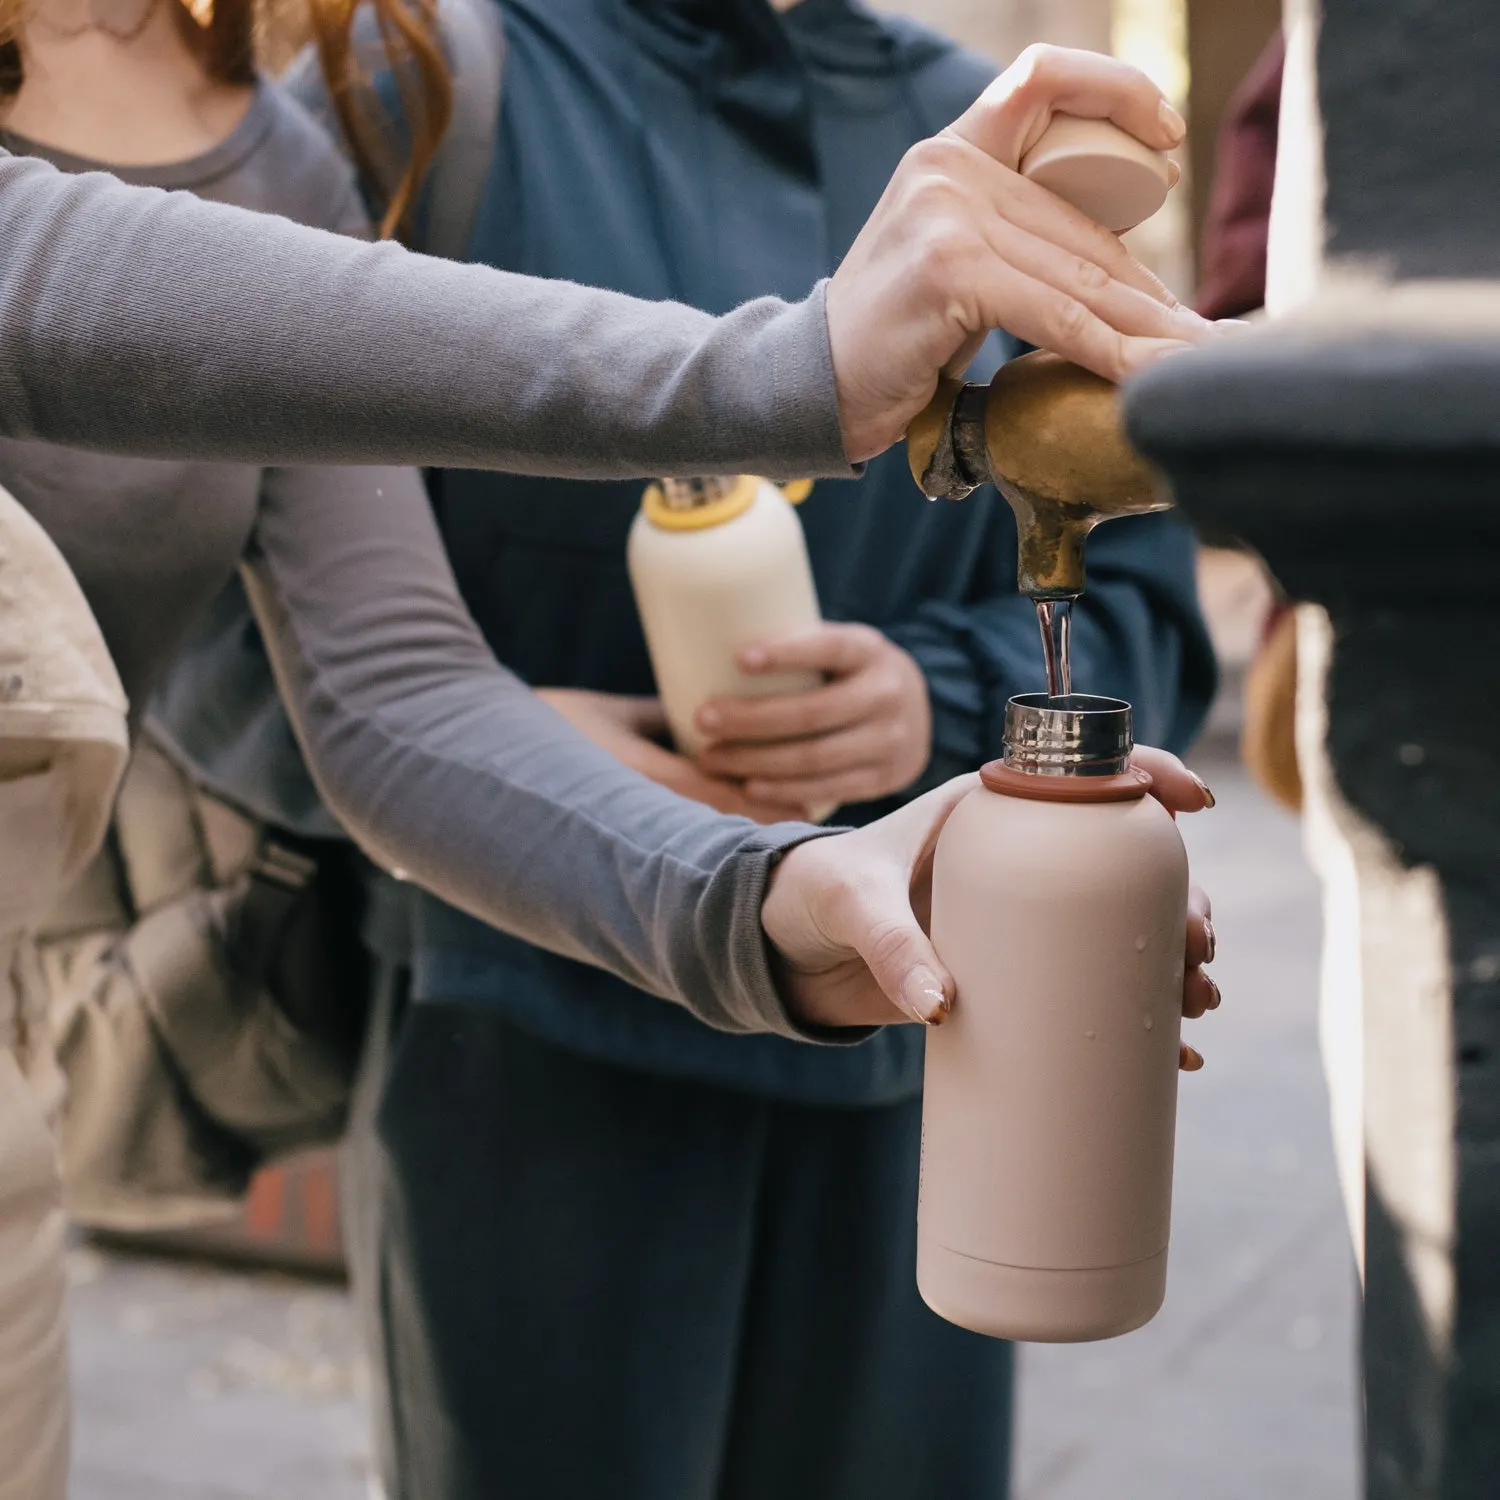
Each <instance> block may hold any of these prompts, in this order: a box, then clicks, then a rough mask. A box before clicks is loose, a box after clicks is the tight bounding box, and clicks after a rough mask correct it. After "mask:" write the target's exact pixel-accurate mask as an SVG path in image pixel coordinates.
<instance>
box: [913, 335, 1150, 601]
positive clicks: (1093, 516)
mask: <svg viewBox="0 0 1500 1500" xmlns="http://www.w3.org/2000/svg"><path fill="white" fill-rule="evenodd" d="M906 449H907V457H908V459H909V461H910V463H911V472H912V477H913V478H914V479H915V480H916V481H917V483H918V484H919V485H920V486H921V488H922V492H923V493H924V494H926V495H928V496H930V497H931V498H933V499H935V500H938V499H940V500H962V499H963V498H964V496H965V495H967V494H969V492H970V491H971V490H973V489H975V488H977V487H978V486H979V485H981V484H985V483H987V482H993V483H994V484H995V485H996V486H997V487H998V488H999V490H1000V493H1001V494H1003V495H1004V496H1005V498H1006V500H1008V501H1009V502H1010V508H1011V509H1012V510H1013V511H1014V512H1015V515H1016V534H1017V539H1018V556H1017V584H1018V586H1019V588H1020V590H1021V592H1022V593H1023V594H1029V595H1030V596H1031V597H1032V598H1033V599H1039V600H1047V599H1074V598H1077V596H1078V595H1079V594H1081V593H1082V592H1083V590H1084V581H1085V580H1084V567H1083V547H1084V541H1085V539H1086V538H1087V536H1088V534H1089V532H1091V531H1092V530H1093V529H1094V527H1095V526H1097V525H1098V524H1099V523H1100V522H1101V521H1107V520H1110V519H1112V518H1113V517H1115V516H1139V515H1145V514H1147V513H1148V512H1150V511H1157V510H1166V509H1168V508H1169V507H1170V505H1171V503H1172V502H1171V500H1170V498H1169V497H1168V496H1167V494H1166V493H1165V491H1164V490H1163V488H1162V487H1161V486H1160V485H1159V484H1158V483H1157V481H1156V479H1155V477H1154V476H1153V474H1152V472H1151V470H1150V469H1149V468H1148V467H1147V466H1146V463H1145V461H1144V460H1143V459H1142V458H1141V456H1140V455H1139V454H1138V453H1137V452H1136V451H1135V449H1134V448H1132V447H1131V446H1130V444H1129V442H1128V441H1127V440H1126V438H1125V432H1124V428H1123V427H1122V425H1121V423H1120V410H1119V402H1118V392H1117V390H1116V387H1115V386H1114V385H1112V384H1111V383H1110V382H1109V381H1107V380H1104V379H1102V378H1101V377H1100V376H1098V375H1094V374H1091V373H1090V372H1089V371H1088V370H1085V369H1084V368H1083V367H1082V366H1080V365H1075V364H1072V363H1070V362H1069V361H1068V360H1065V359H1061V358H1059V357H1058V356H1057V355H1055V354H1047V353H1037V354H1027V355H1023V356H1022V357H1021V358H1020V359H1015V360H1012V361H1011V362H1010V363H1009V364H1007V365H1003V366H1002V367H1001V369H1000V371H999V373H998V374H997V375H996V376H995V378H994V379H993V380H992V381H990V383H989V385H988V386H983V385H961V384H960V383H959V382H958V381H956V380H948V379H944V380H943V381H942V382H941V384H940V385H939V388H938V391H937V394H936V395H935V396H934V397H933V399H932V401H931V402H930V403H929V405H928V407H927V409H926V410H925V411H924V412H923V413H922V414H921V415H920V416H919V417H918V418H917V419H916V420H915V421H914V422H913V423H912V424H911V426H910V428H908V430H907V434H906Z"/></svg>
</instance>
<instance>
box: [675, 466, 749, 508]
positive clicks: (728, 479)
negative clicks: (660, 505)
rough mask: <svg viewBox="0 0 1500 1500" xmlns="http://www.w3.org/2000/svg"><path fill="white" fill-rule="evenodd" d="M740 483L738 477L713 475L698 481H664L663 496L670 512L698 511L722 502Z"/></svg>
mask: <svg viewBox="0 0 1500 1500" xmlns="http://www.w3.org/2000/svg"><path fill="white" fill-rule="evenodd" d="M737 483H738V476H737V475H734V474H730V475H723V476H721V475H713V476H709V477H707V478H697V479H663V480H662V481H661V495H662V499H663V500H664V501H665V502H666V506H667V509H668V510H698V509H699V508H700V507H702V506H705V505H712V504H713V503H714V501H715V500H722V499H723V498H724V496H725V495H727V494H728V493H729V492H730V490H732V489H733V488H734V487H735V485H736V484H737Z"/></svg>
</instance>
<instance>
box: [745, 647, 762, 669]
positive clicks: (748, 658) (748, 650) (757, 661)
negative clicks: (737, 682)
mask: <svg viewBox="0 0 1500 1500" xmlns="http://www.w3.org/2000/svg"><path fill="white" fill-rule="evenodd" d="M765 664H766V653H765V652H764V651H763V650H762V649H761V647H759V646H746V647H745V649H744V650H743V651H741V652H740V665H741V666H742V667H743V668H744V669H745V670H746V671H747V672H758V671H760V669H761V668H762V667H763V666H765Z"/></svg>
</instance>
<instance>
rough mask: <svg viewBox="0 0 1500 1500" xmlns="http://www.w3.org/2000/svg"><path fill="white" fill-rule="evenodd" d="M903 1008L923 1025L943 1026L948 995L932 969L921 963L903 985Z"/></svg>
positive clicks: (946, 1012)
mask: <svg viewBox="0 0 1500 1500" xmlns="http://www.w3.org/2000/svg"><path fill="white" fill-rule="evenodd" d="M901 1009H902V1010H904V1011H905V1012H906V1013H907V1015H909V1016H910V1017H911V1018H912V1020H914V1021H917V1022H920V1023H921V1024H922V1025H923V1026H941V1025H942V1023H943V1021H944V1020H946V1019H947V1015H948V996H947V995H946V994H945V993H944V992H943V987H942V985H941V984H939V983H938V977H937V975H936V974H934V973H933V972H932V970H931V969H928V968H924V967H922V966H921V965H920V964H919V965H918V966H917V967H916V968H915V969H913V970H912V971H911V973H909V974H908V975H907V976H906V981H905V983H903V984H902V986H901Z"/></svg>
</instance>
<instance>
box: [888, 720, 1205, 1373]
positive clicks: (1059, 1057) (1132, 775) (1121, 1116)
mask: <svg viewBox="0 0 1500 1500" xmlns="http://www.w3.org/2000/svg"><path fill="white" fill-rule="evenodd" d="M1131 749H1132V742H1131V714H1130V706H1129V705H1128V704H1126V703H1122V702H1120V701H1119V700H1117V699H1113V698H1094V697H1086V696H1082V695H1075V696H1069V697H1057V698H1048V697H1047V696H1046V695H1045V694H1031V695H1027V696H1025V697H1020V698H1015V699H1012V700H1011V702H1010V704H1009V705H1008V707H1007V710H1006V722H1005V753H1004V758H1003V759H1002V760H1000V761H997V762H994V763H992V764H991V765H988V766H986V767H985V768H984V771H983V772H982V777H983V785H982V786H981V787H979V788H977V789H976V790H975V791H973V792H972V793H970V794H969V796H968V797H966V798H965V799H964V801H963V802H961V803H960V804H959V806H958V807H957V808H956V809H955V810H954V812H953V815H952V817H951V818H950V819H949V821H948V823H947V825H946V827H945V828H944V830H943V833H942V837H941V839H940V840H939V843H938V847H937V854H936V862H935V866H934V872H933V892H932V938H933V942H934V944H935V946H936V948H937V950H938V953H939V954H940V955H941V957H942V959H943V962H944V963H945V964H947V965H948V967H949V968H950V969H951V970H952V972H953V975H954V977H955V979H956V980H957V982H958V993H957V1003H956V1004H955V1006H954V1010H953V1014H952V1015H951V1016H950V1017H949V1019H948V1020H947V1021H946V1022H945V1023H944V1025H942V1026H941V1027H938V1028H936V1029H935V1030H934V1031H932V1032H931V1033H930V1034H929V1035H928V1037H927V1072H926V1084H925V1096H924V1102H923V1112H922V1188H921V1202H920V1208H919V1212H918V1237H917V1283H918V1287H919V1289H920V1291H921V1294H922V1297H923V1299H924V1300H925V1301H926V1302H927V1304H928V1305H929V1306H930V1307H931V1308H933V1310H934V1311H936V1312H938V1313H940V1314H941V1315H942V1316H943V1317H945V1318H947V1319H949V1320H950V1321H951V1322H954V1323H958V1324H961V1325H962V1326H963V1327H965V1328H971V1329H974V1330H975V1331H977V1332H979V1333H986V1334H992V1335H995V1336H997V1337H1002V1338H1009V1339H1025V1340H1034V1341H1039V1342H1048V1343H1051V1342H1068V1341H1074V1340H1083V1339H1102V1338H1110V1337H1113V1336H1114V1335H1116V1334H1121V1333H1127V1332H1129V1331H1130V1330H1131V1329H1133V1328H1138V1327H1140V1325H1141V1324H1143V1323H1145V1322H1147V1321H1148V1320H1149V1319H1150V1318H1151V1317H1153V1316H1154V1315H1155V1313H1156V1311H1157V1309H1158V1308H1159V1307H1160V1306H1161V1303H1162V1298H1163V1296H1164V1295H1165V1291H1166V1273H1167V1238H1168V1232H1169V1228H1170V1222H1171V1205H1172V1149H1173V1134H1174V1130H1175V1125H1176V1115H1177V1048H1178V1040H1179V1031H1180V1026H1181V1017H1182V980H1183V964H1184V959H1183V943H1184V939H1185V931H1186V923H1187V892H1188V870H1187V856H1186V853H1185V851H1184V850H1183V846H1182V840H1181V838H1180V837H1179V836H1178V833H1177V825H1176V824H1175V823H1174V822H1173V820H1172V818H1171V816H1170V814H1168V813H1167V811H1166V810H1165V809H1164V808H1163V807H1162V806H1161V804H1160V803H1158V802H1157V801H1156V800H1155V799H1154V798H1152V797H1150V796H1149V795H1148V792H1149V790H1150V785H1151V782H1150V778H1149V777H1148V776H1147V775H1146V774H1145V773H1144V772H1141V771H1135V770H1132V769H1131V767H1130V764H1129V760H1130V752H1131Z"/></svg>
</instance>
